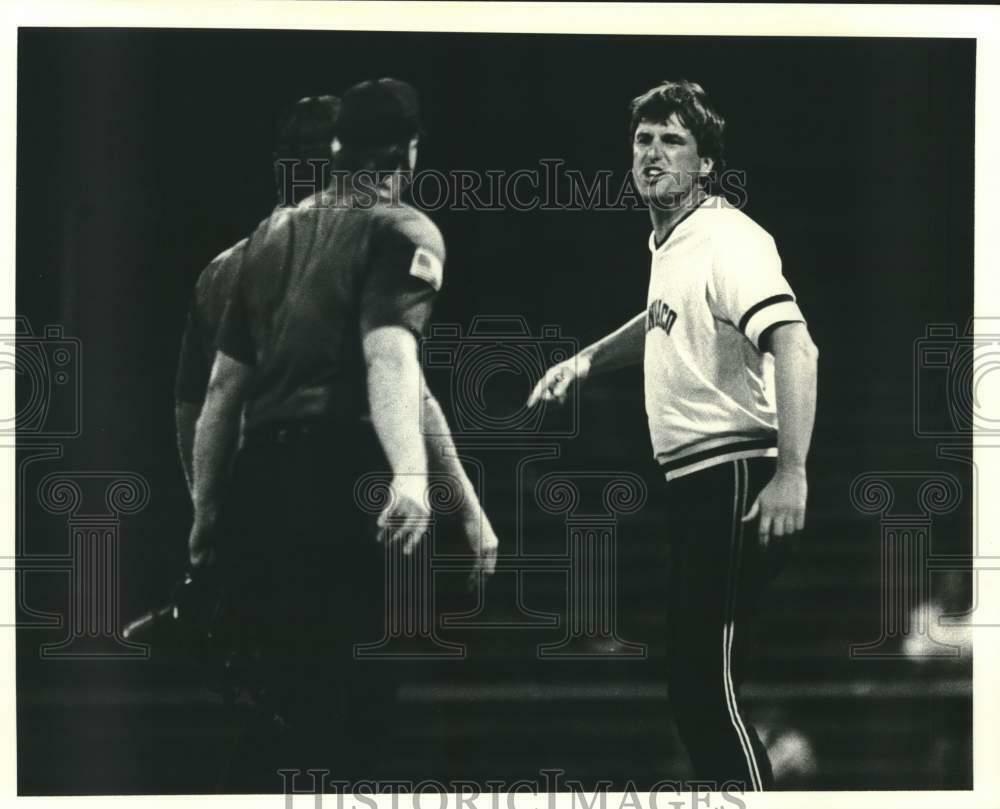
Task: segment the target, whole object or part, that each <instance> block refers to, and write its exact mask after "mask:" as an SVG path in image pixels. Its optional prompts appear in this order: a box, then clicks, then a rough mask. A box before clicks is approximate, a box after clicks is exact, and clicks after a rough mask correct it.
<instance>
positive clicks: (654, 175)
mask: <svg viewBox="0 0 1000 809" xmlns="http://www.w3.org/2000/svg"><path fill="white" fill-rule="evenodd" d="M642 176H643V177H645V178H646V179H647V180H650V181H655V180H659V179H660V178H661V177H665V176H666V172H665V171H664V170H663V169H659V168H656V167H655V166H647V167H646V168H644V169H643V170H642Z"/></svg>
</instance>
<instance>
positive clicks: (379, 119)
mask: <svg viewBox="0 0 1000 809" xmlns="http://www.w3.org/2000/svg"><path fill="white" fill-rule="evenodd" d="M418 132H419V121H418V111H417V98H416V93H415V91H414V90H413V88H411V87H410V86H409V85H407V84H405V83H403V82H399V81H396V80H392V79H381V80H378V81H369V82H363V83H362V84H360V85H357V86H355V87H353V88H351V89H350V90H349V91H348V92H347V93H346V94H345V95H344V99H343V106H342V110H341V115H340V119H339V122H338V137H339V144H338V145H340V146H341V147H342V148H341V149H340V152H339V156H338V161H339V162H338V165H339V166H340V167H341V168H343V169H345V170H346V174H343V175H340V176H339V181H335V182H334V183H331V185H330V186H329V188H328V189H327V190H326V191H324V192H323V193H322V194H320V195H317V196H316V197H313V198H311V199H310V200H307V201H305V202H304V203H302V204H301V205H299V206H297V207H295V208H286V209H282V210H278V211H276V212H275V213H274V214H273V215H272V216H271V217H269V218H268V219H267V220H265V221H264V222H263V223H262V224H261V225H260V226H259V227H258V228H257V230H256V231H255V232H254V233H253V234H252V235H251V237H250V238H249V240H248V242H247V244H246V246H245V248H244V250H243V257H242V261H241V264H240V268H239V273H238V277H237V279H236V281H235V283H234V285H233V288H232V291H231V295H230V300H229V303H228V306H227V308H226V312H225V314H224V316H223V320H222V324H221V327H220V329H219V333H218V338H217V347H218V351H217V353H216V356H215V361H214V365H213V368H212V373H211V379H210V381H209V385H208V393H207V397H206V399H205V404H204V407H203V409H202V413H201V416H200V418H199V421H198V427H197V432H196V436H195V443H194V487H193V499H194V508H195V519H194V525H193V527H192V530H191V536H190V541H189V548H190V556H191V563H192V565H193V566H194V567H195V568H200V567H204V566H218V568H219V569H221V570H224V571H226V575H227V576H230V577H231V578H232V580H233V582H234V586H233V590H234V591H235V592H237V593H240V594H242V597H241V599H240V608H239V611H240V612H241V615H242V620H243V622H244V623H245V624H246V626H247V627H250V628H252V631H253V632H254V633H255V645H256V647H257V648H258V649H259V650H260V657H261V660H260V663H259V666H258V672H259V674H258V678H257V681H258V683H259V686H260V688H259V692H260V695H261V697H260V698H261V700H262V702H263V703H264V704H266V706H267V709H268V710H269V711H273V712H274V714H275V715H276V716H277V717H279V719H280V724H281V725H283V726H284V727H285V728H286V729H287V731H286V733H285V735H284V736H281V737H277V736H275V737H272V738H271V741H272V742H273V746H272V747H270V748H269V747H267V746H266V744H265V743H264V742H262V741H261V740H259V739H258V740H257V742H256V743H255V744H254V745H252V747H253V750H252V752H253V754H254V756H255V758H252V757H251V756H250V755H249V752H251V751H248V755H247V756H244V757H242V759H241V760H242V764H243V765H244V770H254V769H256V770H257V773H258V775H259V776H260V778H261V780H260V781H258V782H257V783H255V784H252V785H251V784H247V783H246V782H244V785H248V786H251V788H254V789H258V790H260V789H263V790H266V791H273V790H275V789H279V788H280V786H281V782H280V780H279V779H278V777H277V775H276V770H277V769H278V768H279V767H288V768H292V769H304V768H305V767H307V766H313V767H321V768H326V769H330V770H331V771H332V772H333V774H334V776H337V775H340V776H342V777H345V778H347V779H354V778H358V777H370V776H371V774H372V770H371V766H372V764H373V761H374V751H375V747H376V744H377V743H380V742H381V741H382V739H383V738H384V735H385V733H386V732H387V731H391V728H390V723H391V718H392V717H391V712H388V711H387V710H386V708H391V705H392V702H391V698H392V695H393V688H394V681H393V666H392V663H391V661H371V662H368V663H365V662H363V661H361V660H358V659H356V658H355V656H354V655H353V653H352V652H353V648H354V645H355V644H357V643H364V642H369V641H377V640H378V639H379V638H380V637H381V634H382V633H381V630H382V623H383V620H384V610H383V604H384V601H383V598H384V594H383V591H382V581H383V569H384V549H385V548H386V546H388V545H391V544H393V543H399V544H400V546H401V547H402V551H403V553H404V554H406V553H409V552H410V551H411V550H412V549H413V548H414V547H415V546H416V544H417V543H418V542H420V540H421V538H422V536H423V533H424V531H425V530H426V528H427V525H428V521H429V517H430V514H429V511H428V508H427V504H426V489H427V478H428V454H431V455H432V458H431V460H432V462H434V463H435V465H437V466H439V467H440V468H441V469H443V470H444V471H445V472H447V473H448V474H449V475H450V476H451V477H452V480H453V481H454V482H456V483H457V484H458V486H459V487H460V488H461V490H462V494H463V495H464V497H465V506H464V512H465V515H466V517H465V518H464V519H465V522H466V533H467V535H468V537H469V539H470V543H472V544H473V548H474V550H476V551H477V556H476V559H477V562H476V567H477V570H478V571H482V572H486V573H488V572H491V571H492V566H493V564H494V563H495V554H496V538H495V536H494V535H493V532H492V529H491V528H490V526H489V521H488V520H486V519H485V515H483V514H482V511H481V508H480V506H479V503H478V500H477V499H476V495H475V492H474V491H473V489H472V486H471V483H470V482H469V480H468V478H467V476H466V475H465V473H464V471H463V470H462V468H461V464H460V463H459V462H458V461H457V459H456V457H455V453H454V451H453V450H454V448H453V447H452V446H451V442H450V435H449V434H448V430H447V425H446V423H445V422H444V418H443V416H442V415H441V411H440V408H439V407H438V406H437V403H436V402H434V400H433V399H432V398H429V397H428V395H427V394H426V384H425V383H424V381H423V379H422V375H421V370H420V366H419V362H418V358H417V340H418V338H419V337H420V336H421V335H422V334H423V332H424V330H425V329H426V327H427V325H428V320H429V317H430V314H431V308H432V305H433V301H434V298H435V296H436V295H437V293H438V291H439V289H440V287H441V283H442V278H443V267H444V259H445V254H444V244H443V240H442V238H441V234H440V233H439V231H438V229H437V228H436V227H435V225H434V224H433V223H432V222H431V221H430V219H428V218H427V217H426V216H425V215H424V214H422V213H420V212H418V211H416V210H415V209H413V208H411V207H409V206H407V205H405V204H403V203H401V202H399V200H398V191H399V190H400V188H401V186H402V184H403V183H405V181H406V179H407V177H408V175H409V173H410V172H411V171H412V169H413V166H414V163H415V160H416V149H417V140H418ZM362 178H363V181H361V180H362ZM421 397H425V398H424V400H423V401H422V398H421ZM422 411H423V413H422ZM241 416H242V419H243V422H244V440H243V444H242V446H241V448H240V450H239V452H238V453H236V446H237V440H238V437H239V434H240V422H241ZM422 418H423V422H422V421H421V420H422ZM424 433H427V434H428V435H429V436H430V435H434V436H437V437H436V438H435V439H434V440H433V441H431V440H428V442H427V443H426V444H425V440H424V438H425V436H424ZM234 454H235V455H236V457H235V463H234V464H233V466H232V474H231V475H230V473H229V470H230V465H231V463H232V459H233V456H234ZM371 471H376V472H378V471H385V472H386V473H387V479H388V480H390V481H391V483H390V487H389V492H388V494H389V496H388V497H387V501H386V505H385V508H384V509H383V511H382V512H381V514H380V515H379V516H378V518H377V520H376V519H373V518H372V517H371V516H370V515H369V514H368V513H367V512H365V511H364V510H363V509H361V508H359V505H358V503H357V502H356V495H355V488H356V485H357V484H358V481H359V479H361V478H362V476H364V475H365V474H366V473H368V472H371ZM377 536H378V537H379V538H380V539H382V540H383V542H382V544H381V545H380V544H379V543H377V542H376V541H375V540H376V537H377ZM366 667H367V668H366ZM251 761H253V762H255V763H252V764H251V763H250V762H251Z"/></svg>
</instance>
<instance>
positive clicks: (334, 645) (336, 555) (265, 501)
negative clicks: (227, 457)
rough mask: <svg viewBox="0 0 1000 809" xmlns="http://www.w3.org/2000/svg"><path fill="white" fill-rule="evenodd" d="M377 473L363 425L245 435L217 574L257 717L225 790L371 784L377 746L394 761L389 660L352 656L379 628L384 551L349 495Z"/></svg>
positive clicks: (375, 452) (379, 464)
mask: <svg viewBox="0 0 1000 809" xmlns="http://www.w3.org/2000/svg"><path fill="white" fill-rule="evenodd" d="M384 467H385V464H384V460H383V459H382V456H381V454H380V450H379V449H378V445H377V441H376V438H375V436H374V434H373V432H372V430H371V428H370V427H365V426H362V425H353V428H352V429H350V430H344V429H334V428H333V427H331V426H317V425H313V424H302V425H297V426H296V425H286V426H278V427H274V428H268V429H264V430H259V431H257V432H256V433H254V432H250V433H248V435H247V437H246V440H245V443H244V446H243V447H242V449H241V450H240V452H239V453H238V455H237V459H236V464H235V468H234V470H233V478H232V488H231V490H230V492H229V493H228V496H227V499H226V504H225V511H224V517H223V521H224V523H223V524H224V532H223V533H224V537H225V539H224V545H223V547H222V552H221V553H220V557H219V565H220V567H221V568H222V569H223V571H224V574H225V575H226V577H227V580H228V590H229V593H230V600H229V609H230V614H231V616H232V618H233V620H234V622H235V623H236V624H237V631H238V634H239V636H240V638H241V643H240V648H241V649H242V655H243V657H242V660H241V662H240V665H241V666H242V667H243V668H244V669H245V671H244V672H243V678H244V681H245V682H244V684H245V685H246V686H248V687H249V688H250V689H251V690H252V691H253V692H254V693H255V697H254V701H255V703H256V710H254V711H252V712H251V713H250V720H249V721H248V722H247V725H246V727H245V728H244V731H243V734H242V738H241V739H240V741H239V743H238V744H237V746H236V749H235V750H234V751H233V754H232V756H231V760H230V762H229V764H228V766H227V768H226V773H225V775H224V776H223V779H222V783H221V784H220V787H221V789H222V790H223V791H254V792H280V791H281V790H282V789H283V787H284V785H285V783H286V779H287V778H288V777H289V776H288V775H285V776H282V775H280V774H279V772H278V771H279V770H280V769H285V770H293V771H294V770H298V771H302V772H303V773H304V771H305V770H306V769H307V768H317V769H325V770H329V771H330V775H329V776H328V778H329V779H333V780H338V779H339V780H349V781H357V780H359V779H368V778H372V777H373V775H374V774H373V772H372V770H371V767H372V766H373V762H374V760H375V757H376V756H375V753H376V747H380V748H381V750H382V752H388V751H387V750H386V746H385V745H384V729H385V727H386V725H387V722H388V719H389V716H390V714H391V711H392V707H393V705H392V703H393V699H394V692H395V681H394V678H393V672H392V665H391V662H390V661H385V660H371V661H365V660H363V659H359V658H358V656H357V655H356V654H355V647H356V645H358V644H364V643H372V642H375V641H378V640H379V639H380V638H381V635H382V626H383V623H384V610H383V606H384V600H383V587H382V584H383V572H384V565H383V558H384V552H383V550H382V546H380V545H378V544H377V543H376V541H375V525H374V523H375V515H372V514H371V513H370V509H369V510H365V509H363V508H361V507H359V504H358V502H357V499H356V495H355V487H356V485H357V483H358V481H359V479H360V478H361V476H362V475H364V474H365V473H366V472H367V471H369V470H372V469H379V468H381V469H384ZM302 779H305V780H309V776H307V775H303V776H301V778H300V779H299V781H301V780H302Z"/></svg>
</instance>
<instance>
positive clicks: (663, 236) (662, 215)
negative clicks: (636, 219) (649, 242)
mask: <svg viewBox="0 0 1000 809" xmlns="http://www.w3.org/2000/svg"><path fill="white" fill-rule="evenodd" d="M707 197H708V192H707V191H705V189H704V188H702V187H701V186H694V187H693V188H692V189H691V190H690V191H689V192H688V193H687V194H685V195H684V197H682V198H681V199H679V200H677V201H676V202H672V204H671V205H669V206H666V205H657V204H653V203H651V204H650V206H649V217H650V219H651V220H652V221H653V238H654V240H655V242H656V246H657V247H659V246H660V245H662V244H663V243H664V242H665V241H666V240H667V239H668V238H669V236H670V234H671V232H672V231H673V229H674V228H675V227H677V224H678V223H679V222H680V221H681V220H682V219H684V218H685V217H686V216H687V215H688V214H690V213H691V212H692V211H694V209H695V208H697V207H698V206H699V205H701V203H702V202H704V201H705V199H706V198H707Z"/></svg>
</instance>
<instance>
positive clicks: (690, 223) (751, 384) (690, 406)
mask: <svg viewBox="0 0 1000 809" xmlns="http://www.w3.org/2000/svg"><path fill="white" fill-rule="evenodd" d="M649 249H650V252H651V253H652V254H653V258H652V271H651V274H650V279H649V295H648V298H647V309H646V352H645V364H644V375H645V392H646V415H647V417H648V419H649V434H650V438H651V439H652V443H653V453H654V455H655V457H656V460H657V461H658V462H659V463H660V465H661V467H662V468H663V471H664V473H665V474H666V478H667V480H670V479H672V478H676V477H680V476H681V475H686V474H690V473H691V472H695V471H697V470H699V469H704V468H706V467H709V466H713V465H715V464H719V463H723V462H725V461H730V460H735V459H738V458H750V457H756V456H774V455H777V452H778V450H777V446H778V442H777V438H778V418H777V413H776V411H775V403H774V358H773V356H771V355H770V354H767V353H765V352H763V351H762V350H761V342H762V338H764V337H765V336H766V335H767V334H768V333H769V332H770V330H771V329H773V328H774V327H775V326H777V325H778V324H780V323H788V322H795V321H803V320H804V318H803V317H802V313H801V312H800V311H799V307H798V304H796V302H795V296H794V294H793V293H792V290H791V288H790V287H789V286H788V283H787V281H785V278H784V276H782V274H781V259H780V258H779V256H778V251H777V249H776V248H775V245H774V239H772V238H771V236H770V234H768V233H767V231H765V230H764V229H763V228H762V227H760V226H759V225H758V224H757V223H756V222H754V221H753V220H752V219H750V217H748V216H747V215H746V214H744V213H743V212H742V211H739V210H737V209H736V208H733V207H731V206H730V205H729V204H728V203H726V202H725V201H724V200H722V199H721V198H719V197H715V196H710V197H708V198H707V199H705V201H704V202H702V204H701V205H700V206H699V207H698V208H696V209H695V210H694V211H692V212H691V213H690V214H689V215H688V216H687V218H685V219H683V220H682V221H681V222H680V223H678V224H677V225H676V227H675V228H674V230H673V232H671V234H670V235H669V236H668V237H667V240H666V241H665V242H664V243H663V244H662V245H660V246H659V247H657V246H656V243H655V237H654V235H652V234H651V235H650V237H649Z"/></svg>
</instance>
